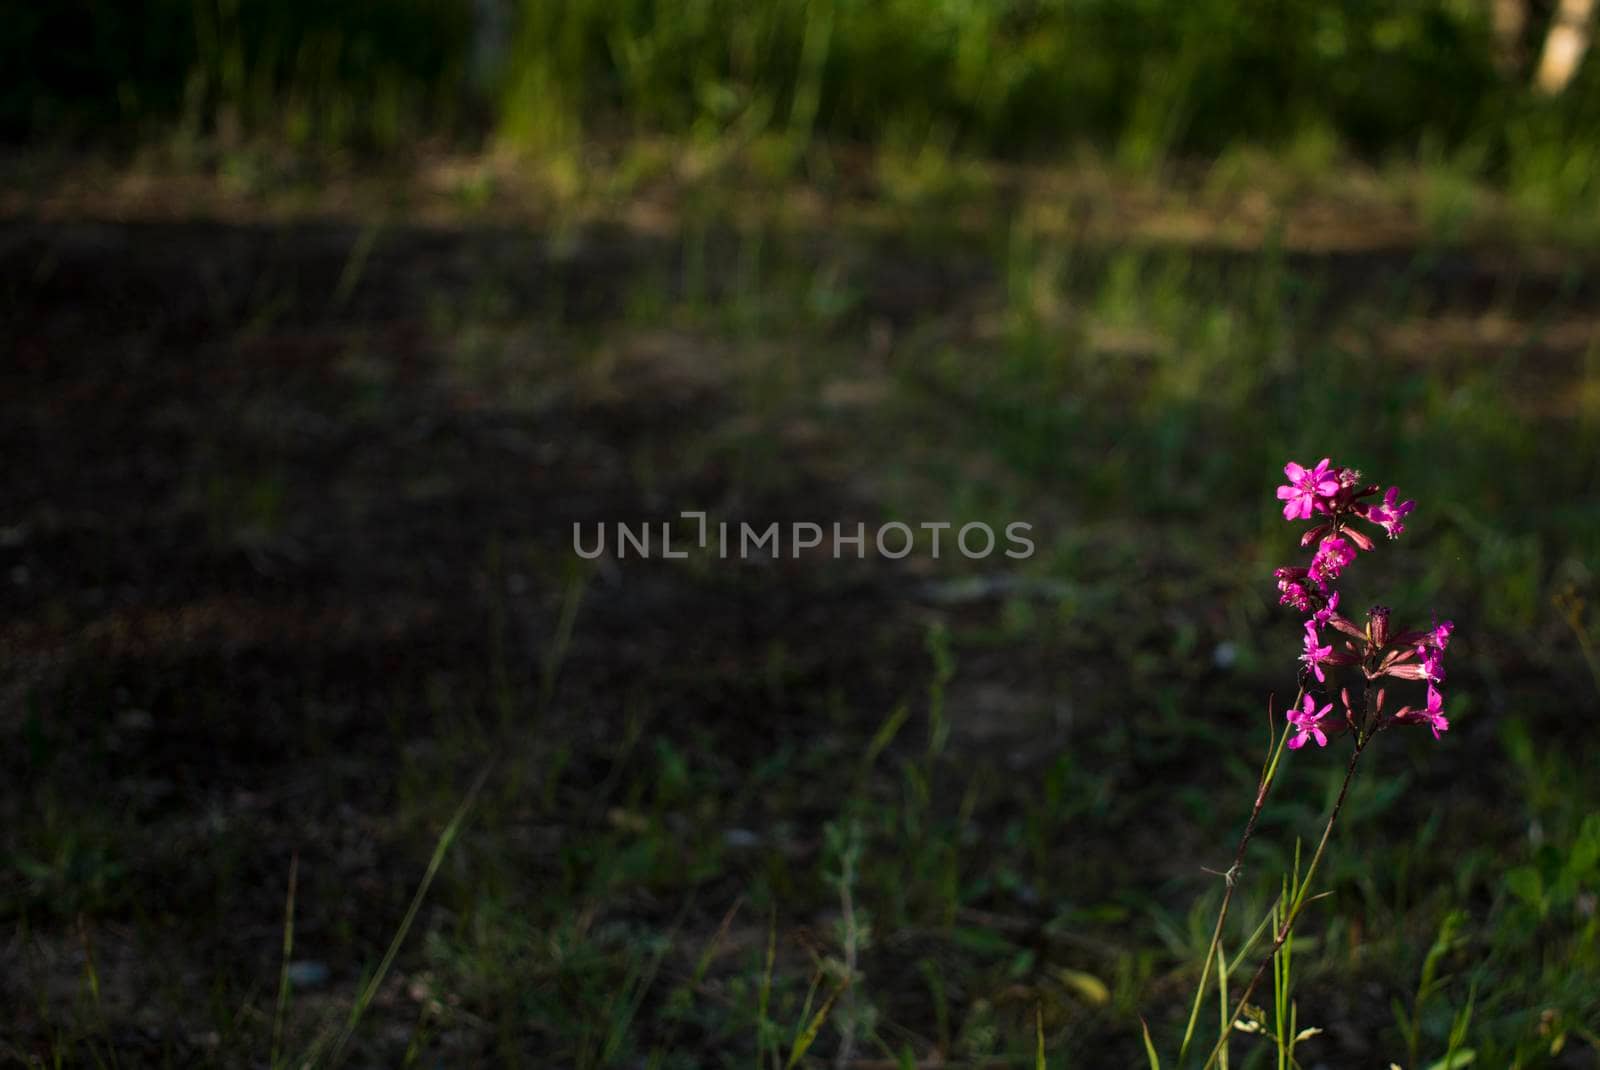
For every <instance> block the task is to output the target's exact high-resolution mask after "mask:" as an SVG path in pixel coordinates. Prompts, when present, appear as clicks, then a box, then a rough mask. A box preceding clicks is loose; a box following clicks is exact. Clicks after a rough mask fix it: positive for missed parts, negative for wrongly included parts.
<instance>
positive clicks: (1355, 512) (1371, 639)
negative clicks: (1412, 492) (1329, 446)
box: [1273, 457, 1454, 750]
mask: <svg viewBox="0 0 1600 1070" xmlns="http://www.w3.org/2000/svg"><path fill="white" fill-rule="evenodd" d="M1283 474H1284V475H1285V476H1286V477H1288V480H1289V481H1288V482H1287V483H1286V484H1284V485H1283V486H1281V487H1279V488H1278V499H1279V500H1280V501H1282V502H1283V503H1284V505H1283V516H1284V519H1286V520H1312V521H1314V523H1313V524H1312V525H1311V527H1310V528H1309V529H1307V530H1306V532H1305V534H1304V535H1302V536H1301V539H1300V547H1301V549H1303V550H1307V549H1308V550H1310V551H1311V559H1310V561H1309V562H1307V563H1306V564H1305V565H1303V566H1302V565H1295V566H1285V567H1283V568H1280V569H1277V570H1275V571H1274V572H1273V575H1274V577H1275V578H1276V579H1277V581H1278V592H1279V595H1280V597H1279V602H1280V603H1281V604H1283V605H1286V606H1291V607H1293V608H1294V609H1295V610H1297V611H1299V612H1301V613H1304V614H1306V620H1305V640H1304V642H1305V647H1304V652H1303V653H1302V654H1301V655H1300V661H1301V670H1300V673H1301V676H1300V679H1301V684H1302V690H1303V691H1304V692H1305V694H1304V695H1303V701H1302V703H1301V705H1299V706H1298V707H1294V708H1291V709H1290V710H1289V711H1288V713H1287V715H1286V716H1287V719H1288V722H1289V726H1290V728H1291V729H1292V730H1293V732H1294V735H1293V736H1292V737H1291V738H1290V740H1289V747H1290V749H1292V750H1297V749H1299V748H1300V747H1303V746H1305V745H1306V743H1307V742H1315V743H1316V744H1317V746H1319V747H1325V746H1327V743H1328V733H1329V732H1338V731H1341V730H1343V729H1345V728H1349V729H1350V730H1352V731H1353V732H1355V733H1356V734H1357V739H1358V741H1364V740H1366V739H1368V738H1370V737H1371V735H1372V733H1374V732H1378V731H1381V730H1382V729H1385V728H1388V727H1390V726H1391V725H1396V724H1422V725H1427V726H1428V727H1429V728H1430V729H1432V731H1433V735H1434V738H1435V739H1437V738H1438V737H1439V733H1441V732H1444V731H1446V730H1448V729H1449V727H1450V721H1449V719H1448V718H1447V717H1446V716H1445V713H1444V696H1443V694H1442V693H1441V691H1440V686H1441V685H1442V684H1443V683H1444V651H1445V648H1446V647H1448V646H1449V644H1450V633H1451V631H1452V630H1453V628H1454V626H1453V625H1452V624H1451V623H1450V622H1449V621H1445V622H1444V623H1442V624H1441V623H1440V622H1439V621H1438V618H1437V617H1436V618H1435V619H1434V624H1433V627H1432V628H1430V629H1428V630H1425V631H1397V630H1396V629H1395V628H1394V627H1393V626H1392V625H1391V624H1390V622H1389V610H1388V609H1387V608H1385V607H1383V606H1374V607H1373V609H1372V611H1371V612H1370V613H1368V614H1367V619H1366V622H1365V624H1356V623H1354V622H1353V621H1351V620H1350V619H1348V618H1347V617H1345V616H1344V615H1342V614H1341V613H1340V612H1339V592H1338V591H1337V590H1335V589H1334V584H1335V583H1336V582H1337V581H1338V580H1339V578H1340V576H1341V575H1343V573H1344V571H1345V569H1347V568H1349V567H1350V565H1351V564H1352V563H1354V561H1355V560H1356V557H1357V556H1358V554H1359V553H1360V552H1361V551H1366V550H1371V549H1373V547H1374V543H1373V539H1372V537H1371V536H1370V535H1369V534H1368V533H1367V532H1366V531H1365V530H1363V529H1362V528H1361V527H1359V526H1358V522H1361V523H1365V524H1369V525H1371V526H1372V527H1374V528H1376V529H1378V530H1380V531H1382V532H1383V533H1384V534H1385V535H1387V536H1388V537H1389V538H1391V539H1394V538H1398V537H1399V536H1400V535H1401V534H1402V533H1404V531H1405V518H1406V516H1407V515H1408V514H1409V513H1410V512H1411V510H1412V509H1413V508H1414V507H1415V505H1416V503H1415V502H1411V501H1400V492H1399V490H1398V488H1395V487H1390V488H1389V489H1388V491H1386V492H1385V493H1384V494H1383V496H1382V497H1381V498H1377V497H1376V496H1377V495H1378V492H1379V491H1380V490H1381V489H1382V488H1380V487H1379V485H1378V484H1376V483H1367V482H1365V481H1364V480H1363V479H1362V478H1361V473H1359V472H1357V471H1356V470H1355V469H1353V468H1343V467H1338V466H1335V465H1333V464H1332V463H1331V462H1330V461H1329V459H1328V458H1326V457H1324V458H1323V459H1322V460H1321V461H1319V462H1318V463H1317V464H1316V465H1315V466H1314V467H1312V468H1306V467H1305V466H1303V465H1299V464H1295V463H1294V462H1293V461H1291V462H1289V463H1288V464H1287V465H1285V466H1284V469H1283ZM1374 499H1375V500H1374ZM1324 628H1332V629H1333V630H1334V631H1336V632H1339V633H1340V634H1341V635H1342V636H1344V639H1343V642H1342V643H1340V641H1339V639H1338V638H1337V637H1332V638H1331V639H1330V641H1327V642H1324V641H1323V635H1322V629H1324ZM1330 668H1359V669H1360V671H1361V673H1362V676H1363V678H1364V682H1365V684H1366V686H1365V687H1364V688H1363V698H1362V700H1361V701H1360V702H1358V703H1357V704H1356V705H1355V706H1353V705H1352V704H1351V702H1350V695H1349V691H1348V689H1344V688H1341V689H1340V691H1339V699H1340V703H1341V706H1342V707H1343V708H1342V710H1341V711H1340V714H1339V715H1335V713H1334V708H1333V703H1332V702H1331V701H1330V702H1326V703H1323V704H1322V705H1320V706H1319V705H1318V703H1317V699H1316V698H1315V697H1314V696H1313V695H1312V694H1310V689H1311V687H1312V686H1313V681H1315V683H1316V684H1318V685H1324V686H1328V670H1329V669H1330ZM1385 676H1391V677H1395V678H1398V679H1401V680H1416V681H1422V682H1424V683H1425V684H1426V685H1427V693H1426V699H1425V702H1424V704H1423V705H1421V706H1411V705H1404V706H1401V707H1399V708H1398V709H1396V710H1394V711H1393V712H1386V711H1385V709H1384V703H1385V698H1386V696H1385V693H1384V690H1383V689H1382V688H1381V687H1378V686H1377V682H1378V681H1379V680H1380V679H1381V678H1382V677H1385ZM1357 706H1359V707H1361V708H1359V709H1358V708H1357Z"/></svg>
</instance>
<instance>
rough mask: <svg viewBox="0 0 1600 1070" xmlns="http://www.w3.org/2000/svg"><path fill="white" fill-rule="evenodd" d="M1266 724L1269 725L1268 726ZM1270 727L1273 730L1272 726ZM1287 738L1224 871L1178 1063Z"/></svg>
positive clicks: (1269, 768) (1197, 1013)
mask: <svg viewBox="0 0 1600 1070" xmlns="http://www.w3.org/2000/svg"><path fill="white" fill-rule="evenodd" d="M1304 694H1305V691H1304V690H1303V689H1302V690H1301V692H1300V693H1299V694H1297V695H1296V696H1295V700H1294V704H1295V705H1296V706H1298V705H1299V704H1300V698H1301V696H1302V695H1304ZM1268 717H1269V719H1270V717H1271V713H1270V707H1269V712H1268ZM1269 727H1271V726H1270V725H1269ZM1272 730H1273V731H1274V733H1276V729H1275V728H1273V729H1272ZM1288 739H1289V733H1288V732H1287V731H1286V732H1284V733H1283V734H1282V735H1281V736H1278V743H1277V746H1276V747H1274V748H1273V751H1272V755H1271V757H1269V758H1268V759H1267V763H1266V765H1265V766H1263V767H1262V771H1261V779H1260V781H1259V782H1257V784H1256V801H1255V805H1254V806H1253V807H1252V808H1251V810H1250V819H1249V820H1248V821H1246V822H1245V826H1244V834H1243V835H1241V836H1240V837H1239V846H1238V847H1237V848H1236V849H1235V850H1234V852H1233V864H1232V865H1231V866H1229V867H1228V870H1227V872H1226V873H1224V874H1223V879H1224V880H1225V881H1226V887H1225V889H1224V891H1223V893H1222V905H1221V906H1220V907H1219V908H1218V909H1217V923H1216V925H1215V926H1214V927H1213V928H1212V930H1211V945H1210V946H1209V947H1208V948H1206V961H1205V964H1204V965H1202V966H1201V967H1200V980H1199V982H1198V983H1197V984H1196V985H1195V990H1194V1002H1193V1004H1192V1005H1191V1006H1190V1007H1189V1024H1188V1025H1187V1026H1186V1027H1185V1028H1184V1030H1183V1043H1182V1044H1181V1045H1180V1046H1179V1048H1178V1061H1179V1062H1180V1063H1181V1062H1182V1061H1183V1059H1184V1057H1185V1056H1186V1055H1188V1054H1189V1042H1190V1041H1191V1040H1192V1039H1193V1038H1194V1027H1195V1023H1196V1022H1197V1021H1198V1020H1199V1018H1200V1004H1201V1003H1202V1002H1204V999H1205V990H1206V980H1207V978H1209V977H1210V976H1211V964H1212V963H1213V962H1215V961H1216V959H1217V952H1218V949H1219V948H1220V946H1221V944H1222V926H1223V923H1224V922H1226V921H1227V920H1228V908H1229V906H1231V905H1232V903H1233V890H1234V888H1235V886H1236V885H1237V884H1238V879H1239V872H1240V869H1241V868H1242V866H1243V865H1244V852H1245V848H1246V847H1248V846H1249V845H1250V837H1252V836H1254V835H1255V831H1256V820H1257V819H1258V818H1259V817H1260V816H1261V809H1262V807H1263V806H1265V805H1266V802H1267V792H1268V791H1270V790H1271V789H1272V780H1273V777H1274V776H1276V775H1277V772H1278V759H1279V758H1281V757H1283V745H1284V743H1286V742H1287V741H1288ZM1224 1009H1226V1008H1224Z"/></svg>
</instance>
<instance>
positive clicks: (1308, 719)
mask: <svg viewBox="0 0 1600 1070" xmlns="http://www.w3.org/2000/svg"><path fill="white" fill-rule="evenodd" d="M1331 709H1333V703H1331V702H1330V703H1328V704H1327V705H1326V706H1324V707H1322V709H1320V710H1319V709H1317V703H1316V700H1315V699H1313V698H1312V697H1311V696H1310V695H1307V696H1306V700H1305V705H1304V707H1303V708H1301V709H1298V710H1297V709H1294V708H1292V707H1291V708H1290V709H1289V711H1288V712H1287V713H1285V714H1284V718H1285V719H1286V720H1288V722H1289V724H1290V726H1291V727H1293V728H1294V730H1295V737H1294V738H1293V739H1291V740H1289V749H1290V750H1299V749H1300V748H1301V747H1303V746H1305V745H1306V740H1308V739H1314V740H1316V741H1317V746H1319V747H1326V746H1327V745H1328V737H1327V735H1326V734H1325V733H1324V732H1323V731H1322V721H1323V718H1325V717H1327V716H1328V711H1329V710H1331Z"/></svg>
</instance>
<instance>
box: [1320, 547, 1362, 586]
mask: <svg viewBox="0 0 1600 1070" xmlns="http://www.w3.org/2000/svg"><path fill="white" fill-rule="evenodd" d="M1355 559H1356V552H1355V550H1353V549H1351V547H1350V544H1349V543H1348V542H1346V541H1345V540H1343V539H1341V538H1339V536H1337V535H1331V536H1329V537H1328V538H1326V539H1323V540H1322V542H1321V544H1319V545H1318V546H1317V552H1316V554H1315V555H1314V556H1313V557H1312V558H1311V578H1312V579H1313V580H1315V581H1316V582H1317V584H1318V586H1320V587H1322V588H1323V589H1324V590H1326V589H1327V586H1328V584H1329V583H1332V582H1333V581H1334V580H1336V579H1338V578H1339V573H1341V572H1343V571H1344V567H1345V566H1346V565H1348V564H1349V563H1350V562H1352V561H1354V560H1355Z"/></svg>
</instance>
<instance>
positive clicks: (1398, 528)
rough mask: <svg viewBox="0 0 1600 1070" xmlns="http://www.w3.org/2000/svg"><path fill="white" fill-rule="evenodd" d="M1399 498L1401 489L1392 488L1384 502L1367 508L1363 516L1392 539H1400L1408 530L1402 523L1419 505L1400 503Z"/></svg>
mask: <svg viewBox="0 0 1600 1070" xmlns="http://www.w3.org/2000/svg"><path fill="white" fill-rule="evenodd" d="M1399 497H1400V488H1399V487H1390V488H1389V490H1388V492H1387V493H1385V494H1384V496H1383V501H1381V502H1376V503H1374V504H1372V505H1369V506H1367V507H1366V509H1365V510H1364V511H1363V512H1362V515H1363V516H1365V517H1366V518H1367V519H1368V520H1370V521H1371V522H1372V523H1374V524H1376V525H1378V526H1379V527H1380V528H1382V529H1383V530H1384V532H1385V533H1386V534H1388V536H1389V538H1391V539H1396V538H1399V537H1400V535H1401V533H1402V532H1404V531H1405V530H1406V526H1405V524H1404V523H1402V521H1403V520H1404V519H1405V516H1406V514H1407V513H1409V512H1411V510H1413V509H1415V508H1416V507H1417V503H1416V502H1413V501H1405V502H1402V501H1398V500H1397V499H1398V498H1399Z"/></svg>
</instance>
